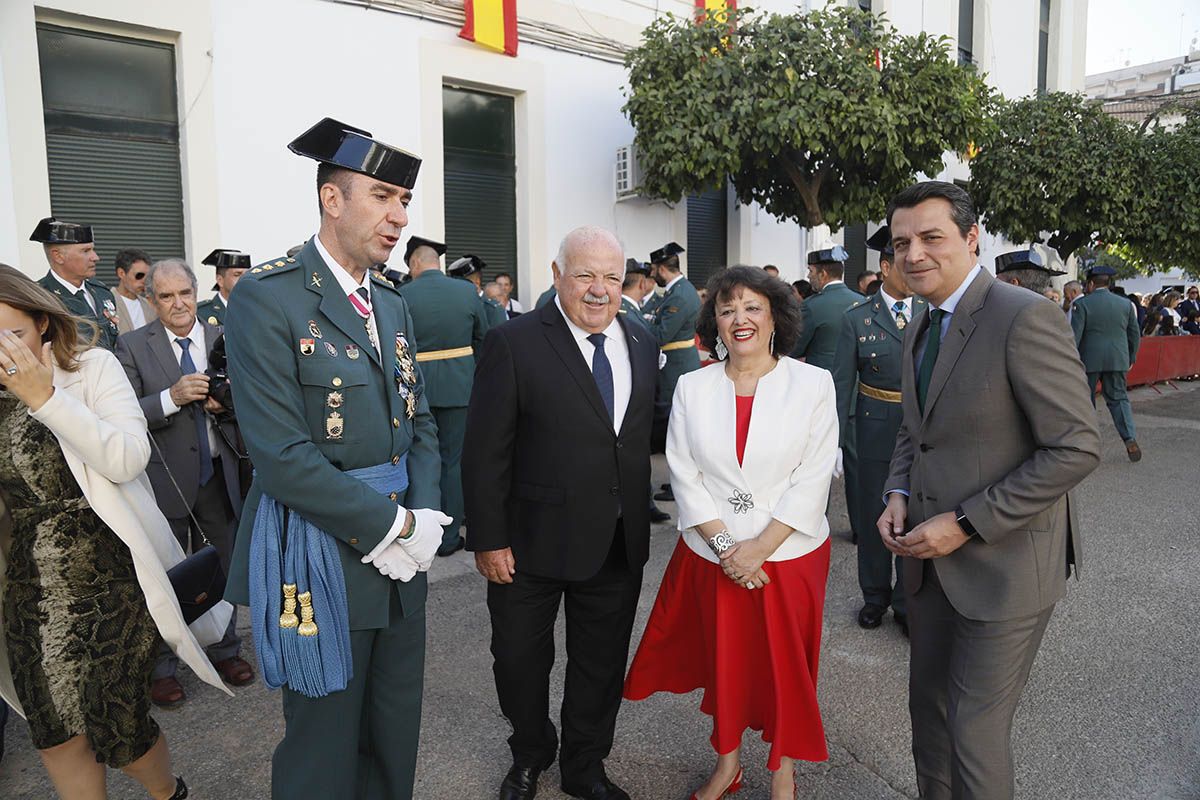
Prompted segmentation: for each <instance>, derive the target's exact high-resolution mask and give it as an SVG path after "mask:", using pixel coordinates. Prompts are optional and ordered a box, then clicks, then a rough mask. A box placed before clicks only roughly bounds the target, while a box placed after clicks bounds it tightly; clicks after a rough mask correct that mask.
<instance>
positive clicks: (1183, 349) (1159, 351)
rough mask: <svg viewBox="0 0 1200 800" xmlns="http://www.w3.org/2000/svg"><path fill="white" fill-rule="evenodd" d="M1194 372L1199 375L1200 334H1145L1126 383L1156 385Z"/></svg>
mask: <svg viewBox="0 0 1200 800" xmlns="http://www.w3.org/2000/svg"><path fill="white" fill-rule="evenodd" d="M1192 375H1200V336H1145V337H1143V338H1142V344H1141V347H1139V348H1138V357H1137V361H1135V362H1134V364H1133V366H1132V367H1130V369H1129V373H1128V375H1126V376H1125V382H1126V383H1127V384H1128V385H1130V386H1146V385H1151V386H1153V385H1154V384H1156V383H1160V382H1162V381H1169V380H1173V379H1175V378H1187V377H1190V376H1192Z"/></svg>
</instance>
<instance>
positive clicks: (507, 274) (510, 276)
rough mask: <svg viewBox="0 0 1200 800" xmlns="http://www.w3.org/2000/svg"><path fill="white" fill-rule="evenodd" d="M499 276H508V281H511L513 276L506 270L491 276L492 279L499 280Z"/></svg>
mask: <svg viewBox="0 0 1200 800" xmlns="http://www.w3.org/2000/svg"><path fill="white" fill-rule="evenodd" d="M501 278H508V282H509V283H512V282H513V276H512V275H511V274H510V273H508V272H497V273H496V277H494V278H492V280H494V281H499V280H500V279H501Z"/></svg>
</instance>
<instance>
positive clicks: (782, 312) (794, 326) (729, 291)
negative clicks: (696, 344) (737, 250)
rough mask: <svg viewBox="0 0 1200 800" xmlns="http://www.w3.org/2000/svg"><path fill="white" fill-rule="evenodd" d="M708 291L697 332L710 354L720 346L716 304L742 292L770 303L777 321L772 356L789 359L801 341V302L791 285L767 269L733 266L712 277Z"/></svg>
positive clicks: (701, 309)
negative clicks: (750, 293)
mask: <svg viewBox="0 0 1200 800" xmlns="http://www.w3.org/2000/svg"><path fill="white" fill-rule="evenodd" d="M707 288H708V299H707V300H705V301H704V305H702V306H701V307H700V317H699V319H698V320H697V322H696V333H698V334H700V342H701V344H703V345H704V349H705V350H707V351H708V352H710V353H711V352H713V351H714V350H715V349H716V346H717V314H716V306H717V303H721V302H724V301H726V300H728V299H729V298H731V297H734V296H735V295H736V294H737V293H738V290H739V289H749V290H750V291H752V292H754V293H755V294H760V295H762V296H763V297H765V298H767V302H769V303H770V304H771V318H772V319H773V320H774V321H775V347H774V353H773V354H774V355H775V357H776V358H781V357H784V356H787V355H788V354H789V353H791V352H792V348H794V347H795V346H796V342H797V341H799V340H800V328H801V324H802V323H801V321H800V319H801V317H800V303H799V301H798V300H796V295H794V294H793V293H792V289H791V287H790V286H788V285H787V284H786V283H784V282H783V281H781V280H779V279H778V278H774V277H772V276H771V275H770V274H769V273H767V272H766V271H765V270H761V269H759V268H758V267H741V266H739V267H730V268H729V269H726V270H722V271H721V272H718V273H717V274H716V275H713V276H712V278H710V279H709V281H708V287H707Z"/></svg>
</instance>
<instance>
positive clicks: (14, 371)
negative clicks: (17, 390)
mask: <svg viewBox="0 0 1200 800" xmlns="http://www.w3.org/2000/svg"><path fill="white" fill-rule="evenodd" d="M4 371H5V373H7V374H8V376H9V377H12V376H13V375H16V374H17V368H16V367H9V368H8V369H6V370H4Z"/></svg>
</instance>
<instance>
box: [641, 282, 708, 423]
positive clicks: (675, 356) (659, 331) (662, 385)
mask: <svg viewBox="0 0 1200 800" xmlns="http://www.w3.org/2000/svg"><path fill="white" fill-rule="evenodd" d="M643 313H648V312H647V311H646V310H645V309H643ZM699 316H700V295H699V294H697V292H696V288H695V287H694V286H692V284H691V282H690V281H689V280H688V279H687V278H680V279H679V280H677V281H675V283H674V284H672V286H671V288H670V289H668V290H667V291H665V292H664V293H663V296H662V300H660V301H659V303H658V306H657V307H656V308H655V309H654V319H653V321H651V322H650V323H649V327H650V333H651V334H652V335H653V336H654V338H655V339H657V340H658V346H659V347H663V346H665V345H668V344H670V343H671V342H690V343H692V346H691V347H684V348H681V349H679V350H666V351H663V355H664V356H666V363H665V364H664V365H663V368H662V369H661V370H659V371H658V387H659V400H660V401H661V402H666V403H670V402H671V399H672V398H673V397H674V396H675V384H676V383H678V382H679V377H680V376H681V375H686V374H687V373H689V372H691V371H692V370H697V369H700V353H699V351H697V350H696V347H695V341H696V319H697V318H698V317H699Z"/></svg>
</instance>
